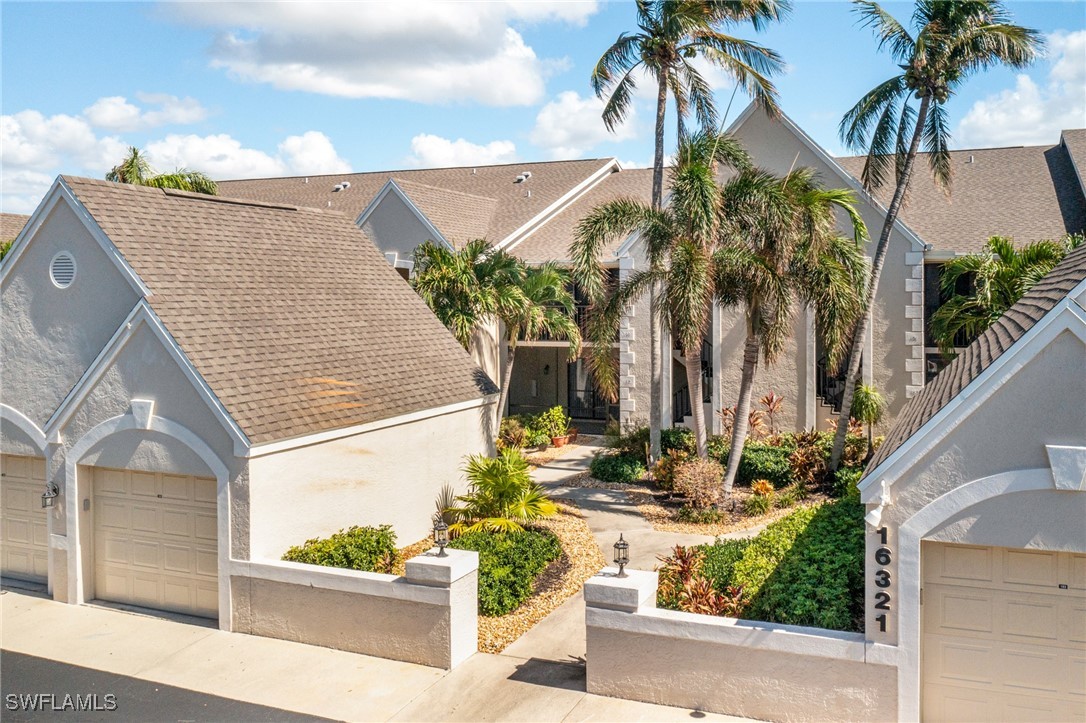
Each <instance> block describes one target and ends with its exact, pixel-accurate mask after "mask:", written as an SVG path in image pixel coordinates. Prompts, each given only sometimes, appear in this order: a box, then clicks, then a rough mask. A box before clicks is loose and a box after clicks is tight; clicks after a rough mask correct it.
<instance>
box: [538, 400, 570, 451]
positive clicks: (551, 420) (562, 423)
mask: <svg viewBox="0 0 1086 723" xmlns="http://www.w3.org/2000/svg"><path fill="white" fill-rule="evenodd" d="M538 423H539V427H540V429H541V430H543V431H544V432H546V433H547V434H549V435H550V437H551V444H553V445H554V446H555V447H563V446H565V445H566V444H568V443H569V417H567V416H566V412H565V410H564V409H562V407H560V406H556V407H551V408H550V409H548V410H547V411H545V412H543V413H542V414H540V415H539V419H538Z"/></svg>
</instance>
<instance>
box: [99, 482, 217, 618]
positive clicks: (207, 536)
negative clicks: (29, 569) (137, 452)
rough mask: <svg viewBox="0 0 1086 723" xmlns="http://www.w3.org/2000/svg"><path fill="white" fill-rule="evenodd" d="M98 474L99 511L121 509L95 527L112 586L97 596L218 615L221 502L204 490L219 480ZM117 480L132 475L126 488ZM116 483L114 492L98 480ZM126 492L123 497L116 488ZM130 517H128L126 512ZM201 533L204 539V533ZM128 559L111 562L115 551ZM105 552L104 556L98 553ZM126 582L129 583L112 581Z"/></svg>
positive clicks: (104, 573) (103, 567)
mask: <svg viewBox="0 0 1086 723" xmlns="http://www.w3.org/2000/svg"><path fill="white" fill-rule="evenodd" d="M102 472H103V470H98V469H95V470H94V474H95V480H96V481H95V495H96V500H97V502H96V507H97V509H98V510H99V511H102V510H105V509H107V508H109V507H116V508H118V510H119V511H117V512H115V514H114V515H113V517H112V521H113V522H114V523H116V522H117V521H121V520H124V521H126V522H127V524H126V525H125V526H121V525H118V524H105V516H104V515H100V517H102V523H101V524H99V520H98V519H97V518H96V521H95V539H96V570H97V575H98V576H99V577H103V578H104V579H106V580H108V581H110V582H108V583H107V584H106V585H105V586H104V588H103V586H102V585H98V588H97V595H98V597H100V598H103V599H109V600H113V601H115V602H123V603H130V604H134V605H142V606H146V607H152V608H158V609H163V610H171V611H176V612H183V613H187V614H193V615H204V616H209V617H215V616H216V615H217V613H218V547H217V544H216V535H215V533H216V530H217V524H216V520H217V516H216V509H215V501H214V499H212V500H211V501H209V502H202V501H199V500H198V499H197V498H198V495H197V490H198V489H201V488H206V487H208V486H210V488H211V489H214V488H215V482H214V480H203V479H198V478H193V477H181V476H178V475H165V474H152V473H144V472H125V471H116V470H108V471H105V474H100V473H102ZM118 475H121V476H126V477H127V481H126V482H124V483H123V484H118V483H117V482H116V477H117V476H118ZM100 476H101V477H102V478H103V479H109V480H110V486H109V487H108V489H107V488H106V487H104V486H99V485H98V484H97V480H98V479H99V477H100ZM118 489H120V490H124V491H123V492H117V491H116V490H118ZM121 511H123V513H122V512H121ZM198 532H200V533H202V535H198V534H197V533H198ZM111 547H112V548H113V549H117V550H124V551H126V555H125V556H124V557H123V558H121V557H120V556H117V555H113V556H111V555H110V553H109V550H110V549H111ZM99 551H102V552H99ZM117 579H123V580H124V581H125V582H124V584H123V585H122V584H120V583H116V582H113V581H115V580H117Z"/></svg>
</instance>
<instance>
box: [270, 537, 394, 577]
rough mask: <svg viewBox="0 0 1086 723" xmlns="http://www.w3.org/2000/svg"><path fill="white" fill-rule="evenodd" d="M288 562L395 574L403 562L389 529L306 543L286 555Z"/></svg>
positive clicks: (285, 558)
mask: <svg viewBox="0 0 1086 723" xmlns="http://www.w3.org/2000/svg"><path fill="white" fill-rule="evenodd" d="M283 559H284V560H287V561H289V562H302V563H305V564H307V565H324V566H325V567H342V568H346V569H348V570H363V571H365V572H384V573H389V574H391V573H392V567H393V565H395V564H396V563H397V562H399V559H400V553H399V551H398V550H397V549H396V533H395V532H393V531H392V527H391V526H389V525H381V526H380V527H349V528H347V529H346V530H340V531H339V532H337V533H335V534H333V535H332V536H331V537H326V538H323V539H320V538H314V539H312V540H306V541H305V544H302V545H296V546H294V547H292V548H290V549H289V550H287V552H286V554H285V555H283Z"/></svg>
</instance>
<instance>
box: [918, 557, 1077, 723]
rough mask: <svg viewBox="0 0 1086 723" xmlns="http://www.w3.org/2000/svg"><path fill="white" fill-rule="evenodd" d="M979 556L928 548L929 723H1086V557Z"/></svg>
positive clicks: (925, 655) (925, 669) (925, 664)
mask: <svg viewBox="0 0 1086 723" xmlns="http://www.w3.org/2000/svg"><path fill="white" fill-rule="evenodd" d="M958 548H961V549H958ZM980 549H981V548H975V547H971V546H957V545H950V544H942V543H924V546H923V570H924V600H923V605H922V607H921V611H922V620H923V638H922V648H921V666H922V682H923V696H924V698H923V711H924V718H925V719H927V720H1023V721H1042V720H1084V719H1086V691H1084V690H1083V688H1084V686H1086V640H1084V638H1086V595H1083V593H1082V591H1075V590H1073V589H1071V586H1070V584H1069V583H1068V580H1069V579H1070V577H1071V575H1072V573H1073V572H1074V571H1075V569H1076V565H1077V564H1078V563H1079V562H1080V559H1072V558H1073V557H1074V558H1081V559H1086V556H1077V555H1076V556H1072V555H1071V554H1070V553H1053V552H1043V551H1042V552H1034V551H1027V550H1008V549H1002V548H987V552H986V553H983V554H982V553H981V552H979V550H980ZM954 574H961V575H962V577H961V578H960V579H958V578H955V577H954ZM985 574H990V578H991V580H990V582H988V583H984V582H983V581H982V580H981V579H980V578H981V577H983V576H984V575H985ZM1061 585H1063V586H1064V587H1062V588H1061Z"/></svg>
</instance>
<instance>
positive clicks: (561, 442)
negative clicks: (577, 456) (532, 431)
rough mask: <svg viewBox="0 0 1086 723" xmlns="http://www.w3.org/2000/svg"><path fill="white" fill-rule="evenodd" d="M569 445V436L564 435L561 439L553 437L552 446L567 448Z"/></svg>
mask: <svg viewBox="0 0 1086 723" xmlns="http://www.w3.org/2000/svg"><path fill="white" fill-rule="evenodd" d="M568 443H569V435H568V434H564V435H562V436H561V437H551V444H553V445H554V446H555V447H565V446H566V444H568Z"/></svg>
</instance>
